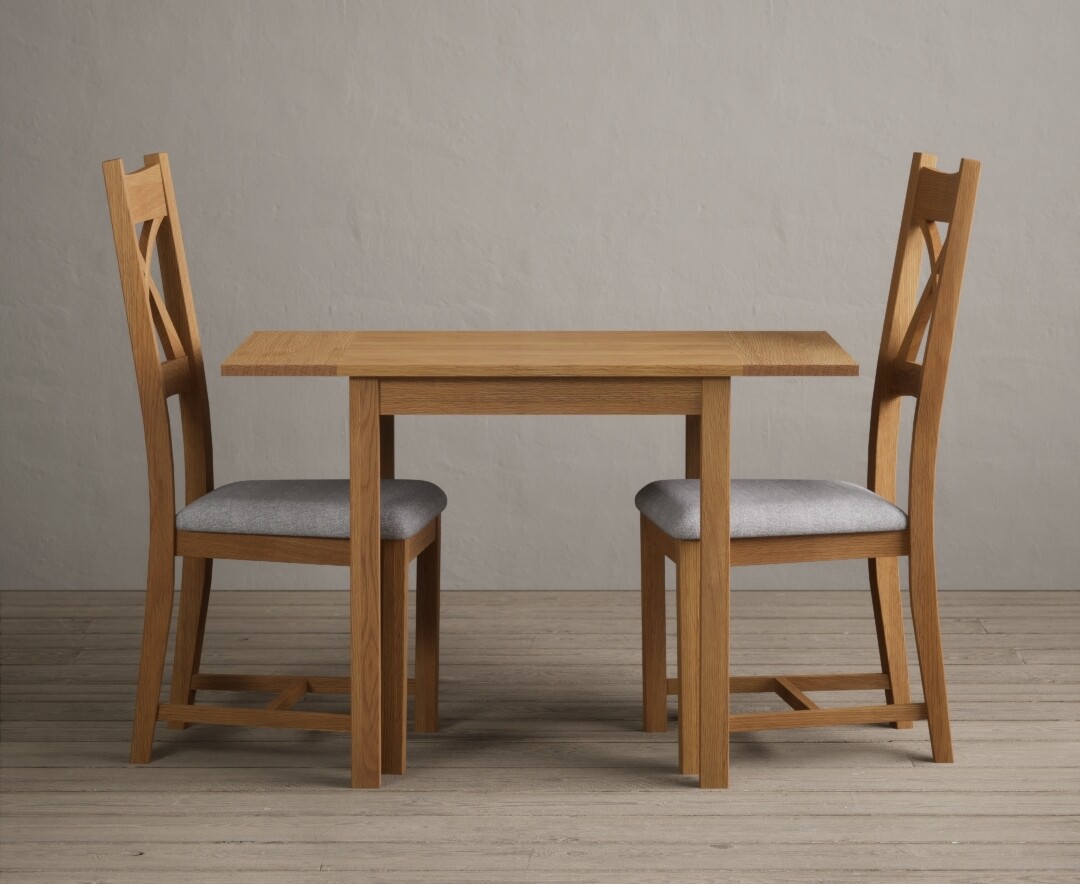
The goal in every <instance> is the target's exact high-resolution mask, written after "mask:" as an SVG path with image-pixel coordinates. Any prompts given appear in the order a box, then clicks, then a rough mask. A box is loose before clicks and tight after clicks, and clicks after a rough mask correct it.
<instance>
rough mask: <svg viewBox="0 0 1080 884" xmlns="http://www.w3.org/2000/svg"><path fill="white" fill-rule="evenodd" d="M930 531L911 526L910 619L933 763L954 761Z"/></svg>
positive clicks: (915, 525) (915, 524)
mask: <svg viewBox="0 0 1080 884" xmlns="http://www.w3.org/2000/svg"><path fill="white" fill-rule="evenodd" d="M933 530H934V529H933V525H929V526H927V525H925V524H924V523H922V522H916V521H914V520H913V522H912V527H911V575H910V592H911V619H912V622H913V624H914V626H915V647H916V649H917V650H918V652H919V673H920V675H921V676H922V685H923V697H924V699H925V701H926V713H927V724H928V725H929V726H930V748H931V750H932V751H933V754H934V761H937V762H950V761H952V760H953V750H952V731H951V728H950V726H949V700H948V695H947V693H946V689H945V662H944V656H943V654H942V649H941V622H940V618H939V615H938V598H937V573H936V563H935V559H934V536H933Z"/></svg>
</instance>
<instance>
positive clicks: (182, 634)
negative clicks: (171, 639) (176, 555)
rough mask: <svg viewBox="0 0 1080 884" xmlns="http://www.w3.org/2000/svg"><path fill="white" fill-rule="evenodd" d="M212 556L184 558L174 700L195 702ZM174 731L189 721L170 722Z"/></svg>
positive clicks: (172, 693) (174, 659)
mask: <svg viewBox="0 0 1080 884" xmlns="http://www.w3.org/2000/svg"><path fill="white" fill-rule="evenodd" d="M213 566H214V560H213V559H199V558H193V557H191V556H187V557H185V558H184V570H183V573H182V575H181V577H180V611H179V613H178V614H177V619H176V648H175V650H174V652H173V674H172V691H171V694H170V701H171V702H172V703H180V704H185V705H186V704H189V703H194V702H195V691H194V690H192V687H191V680H192V677H193V676H194V675H195V674H196V673H197V672H198V671H199V664H200V661H201V660H202V646H203V633H204V631H205V630H206V609H207V606H208V605H209V602H210V580H211V577H212V574H213ZM169 727H170V728H172V729H173V730H183V729H184V728H186V727H190V724H188V723H187V722H183V721H170V722H169Z"/></svg>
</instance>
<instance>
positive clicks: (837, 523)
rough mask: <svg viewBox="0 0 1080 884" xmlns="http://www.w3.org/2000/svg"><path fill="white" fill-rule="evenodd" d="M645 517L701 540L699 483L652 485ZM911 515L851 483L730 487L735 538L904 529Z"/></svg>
mask: <svg viewBox="0 0 1080 884" xmlns="http://www.w3.org/2000/svg"><path fill="white" fill-rule="evenodd" d="M634 503H635V504H636V505H637V508H638V509H639V510H641V512H642V514H643V515H644V516H645V517H646V518H647V519H648V520H649V521H650V522H652V523H653V524H654V525H656V527H657V528H659V529H660V530H661V531H663V532H664V533H665V534H667V535H668V536H669V537H674V538H675V539H676V540H698V539H699V538H700V536H701V486H700V483H699V482H698V480H697V479H665V480H662V481H659V482H650V483H649V484H648V485H646V486H645V487H644V488H642V489H641V491H639V492H638V494H637V497H635V498H634ZM907 525H908V519H907V514H906V513H905V512H904V511H903V510H902V509H900V507H898V506H896V505H895V504H892V503H890V502H889V501H887V500H885V499H884V498H883V497H879V496H878V495H876V494H874V492H872V491H868V490H867V489H866V488H863V487H861V486H859V485H853V484H851V483H850V482H834V481H829V480H819V479H736V480H733V481H732V483H731V536H732V537H733V538H743V537H790V536H794V535H803V534H859V533H862V532H874V531H902V530H904V529H905V528H907Z"/></svg>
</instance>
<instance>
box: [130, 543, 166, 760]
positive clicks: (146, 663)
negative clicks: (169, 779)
mask: <svg viewBox="0 0 1080 884" xmlns="http://www.w3.org/2000/svg"><path fill="white" fill-rule="evenodd" d="M173 568H174V556H173V546H172V544H171V542H169V541H167V540H162V541H161V542H155V541H154V539H153V537H152V538H151V542H150V562H149V566H148V568H147V575H146V607H145V612H144V614H143V633H142V648H141V650H140V652H139V683H138V687H137V688H136V691H135V721H134V726H133V727H132V733H131V763H132V764H146V763H147V762H149V761H150V755H151V752H152V750H153V745H154V727H155V725H156V724H157V715H158V704H159V702H160V700H161V677H162V673H163V670H164V669H165V653H166V650H167V648H168V645H169V621H170V620H171V619H172V603H173Z"/></svg>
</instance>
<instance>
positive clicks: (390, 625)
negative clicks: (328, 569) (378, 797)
mask: <svg viewBox="0 0 1080 884" xmlns="http://www.w3.org/2000/svg"><path fill="white" fill-rule="evenodd" d="M381 586H382V621H381V625H382V770H383V773H389V774H403V773H405V722H406V717H407V713H408V706H407V704H408V695H409V672H408V659H409V560H408V557H407V548H406V546H405V542H404V541H401V540H384V541H383V542H382V576H381Z"/></svg>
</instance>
